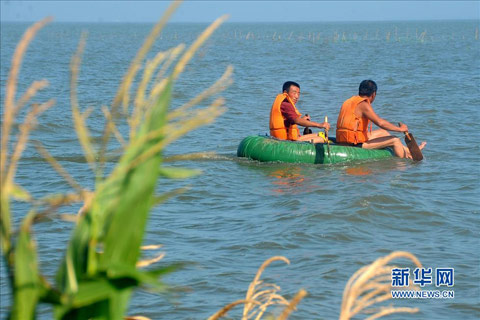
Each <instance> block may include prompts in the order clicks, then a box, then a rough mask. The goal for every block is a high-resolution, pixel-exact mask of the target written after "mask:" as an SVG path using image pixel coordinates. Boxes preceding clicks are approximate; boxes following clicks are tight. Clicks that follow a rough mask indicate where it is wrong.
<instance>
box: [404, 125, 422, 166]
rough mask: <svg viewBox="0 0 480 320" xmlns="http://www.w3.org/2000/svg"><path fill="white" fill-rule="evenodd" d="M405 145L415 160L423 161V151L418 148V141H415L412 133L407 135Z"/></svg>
mask: <svg viewBox="0 0 480 320" xmlns="http://www.w3.org/2000/svg"><path fill="white" fill-rule="evenodd" d="M405 143H406V144H407V147H408V150H410V153H411V155H412V158H413V160H415V161H421V160H422V159H423V154H422V150H420V148H419V147H418V144H417V141H415V138H414V137H413V135H412V134H411V133H408V132H406V133H405Z"/></svg>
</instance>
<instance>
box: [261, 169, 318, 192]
mask: <svg viewBox="0 0 480 320" xmlns="http://www.w3.org/2000/svg"><path fill="white" fill-rule="evenodd" d="M268 175H269V176H270V177H274V178H275V179H273V180H272V184H273V185H274V186H275V187H274V189H272V191H273V192H276V193H290V194H292V193H293V194H296V193H300V192H306V191H307V192H308V191H313V190H315V189H317V188H318V185H313V184H312V182H313V180H312V178H311V177H307V176H306V175H305V174H304V172H303V169H302V167H300V166H298V167H297V166H287V167H282V168H278V169H276V170H274V171H271V172H269V174H268Z"/></svg>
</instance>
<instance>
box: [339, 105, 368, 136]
mask: <svg viewBox="0 0 480 320" xmlns="http://www.w3.org/2000/svg"><path fill="white" fill-rule="evenodd" d="M362 101H366V102H367V103H370V102H369V101H368V99H367V98H366V97H360V96H353V97H351V98H350V99H348V100H346V101H345V102H344V103H343V105H342V108H341V109H340V113H339V114H338V120H337V132H336V138H337V142H338V143H350V144H358V143H363V142H365V141H367V140H368V136H367V133H368V123H369V121H370V120H368V118H367V117H358V116H357V115H356V114H355V109H356V108H357V106H358V105H359V104H360V102H362Z"/></svg>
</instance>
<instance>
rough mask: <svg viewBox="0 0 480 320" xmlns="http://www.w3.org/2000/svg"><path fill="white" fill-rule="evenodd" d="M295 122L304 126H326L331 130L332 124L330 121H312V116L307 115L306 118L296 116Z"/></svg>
mask: <svg viewBox="0 0 480 320" xmlns="http://www.w3.org/2000/svg"><path fill="white" fill-rule="evenodd" d="M294 122H295V124H298V125H300V126H302V127H314V128H325V129H327V130H330V124H329V123H328V122H322V123H319V122H315V121H311V120H310V117H305V118H302V117H297V118H295V120H294Z"/></svg>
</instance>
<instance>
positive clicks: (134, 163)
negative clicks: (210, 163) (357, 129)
mask: <svg viewBox="0 0 480 320" xmlns="http://www.w3.org/2000/svg"><path fill="white" fill-rule="evenodd" d="M178 5H179V2H173V3H172V4H171V6H170V7H169V8H168V10H167V11H166V12H165V14H164V16H163V17H162V18H161V19H160V21H159V22H158V23H157V24H156V25H155V26H154V27H153V29H152V31H151V33H150V35H149V36H148V37H147V38H146V40H145V42H144V44H143V46H142V47H141V48H140V50H139V51H138V53H137V55H136V56H135V58H134V59H133V61H132V63H131V65H130V67H129V69H128V70H127V72H126V74H125V76H124V78H123V80H122V81H121V83H120V86H119V89H118V92H117V94H116V96H115V98H114V100H113V102H112V104H111V106H110V107H109V108H107V107H103V108H102V111H103V113H104V115H105V127H104V130H103V135H102V137H101V143H100V145H99V146H95V145H94V144H93V143H92V141H93V138H92V136H91V135H90V133H89V130H88V125H87V121H88V116H89V114H90V112H91V111H92V110H90V109H87V110H85V111H84V112H82V111H81V108H80V106H79V105H78V99H77V90H76V87H77V78H78V74H79V70H80V65H81V58H82V53H83V50H84V47H85V44H86V36H85V35H82V37H81V40H80V42H79V45H78V49H77V52H76V53H75V55H74V56H73V58H72V60H71V65H70V71H71V82H70V95H71V96H70V100H71V111H72V118H73V120H74V121H73V122H74V123H73V125H74V128H75V131H76V133H77V136H78V141H79V143H80V145H81V146H82V149H83V152H84V155H85V158H86V161H87V163H88V165H89V166H90V168H91V169H92V171H93V174H92V176H94V177H95V178H94V179H95V190H93V191H89V190H86V189H84V188H83V187H82V186H80V185H79V184H78V183H77V182H76V181H75V180H74V179H73V178H72V177H71V176H70V175H69V174H68V172H67V170H65V169H64V168H63V167H62V166H61V165H60V164H59V162H58V161H56V160H55V158H54V157H53V156H51V155H50V154H49V152H48V151H47V150H46V148H44V147H43V146H42V144H41V142H37V143H36V145H35V146H36V148H37V150H38V152H39V153H40V154H41V155H42V156H43V157H44V158H45V160H46V161H48V162H49V163H50V164H51V165H52V166H53V168H55V170H56V171H57V172H58V173H59V174H60V175H61V176H62V177H64V178H65V180H66V181H67V182H68V183H69V184H70V185H71V187H72V189H73V192H71V193H66V194H54V195H49V196H47V197H45V198H43V199H33V197H32V196H31V195H30V194H29V193H28V192H27V190H25V189H24V188H22V187H21V186H19V185H17V184H16V183H15V173H16V171H17V167H18V163H19V160H20V159H21V155H22V152H23V151H24V150H25V148H26V146H27V144H28V140H29V136H30V133H31V132H32V130H34V128H35V125H36V123H37V120H38V118H39V116H40V115H41V113H43V112H44V111H46V110H47V109H49V108H50V107H52V106H53V105H54V103H55V101H54V100H53V99H52V100H49V101H47V102H45V103H41V104H38V103H31V100H32V98H33V97H34V96H35V94H36V93H37V92H38V91H39V90H41V89H43V88H44V87H46V86H48V81H46V80H41V81H35V82H33V84H32V85H31V86H30V87H29V88H28V89H27V90H26V92H25V93H24V94H23V95H22V96H21V97H20V99H18V100H17V99H15V97H16V87H17V78H18V74H19V70H20V66H21V63H22V59H23V55H24V53H25V52H26V49H27V47H28V45H29V44H30V42H31V41H32V39H33V38H34V36H35V34H36V33H37V32H38V31H39V30H40V29H41V28H42V27H43V26H44V25H46V24H47V23H48V22H50V21H51V19H50V18H47V19H44V20H42V21H40V22H38V23H36V24H34V25H33V26H32V27H30V28H29V29H28V30H27V31H26V32H25V34H24V35H23V38H22V39H21V40H20V42H19V44H18V46H17V48H16V50H15V52H14V55H13V58H12V65H11V70H10V73H9V78H8V81H7V85H6V90H5V91H6V96H5V106H4V114H3V122H2V150H1V187H2V193H1V242H2V252H3V255H4V259H5V261H6V266H7V272H8V277H9V281H10V286H11V288H12V295H13V303H12V306H11V310H10V314H9V317H10V318H12V319H34V318H35V315H36V308H37V305H38V304H39V303H48V304H51V305H53V307H54V315H55V318H56V319H121V318H123V316H124V314H125V313H126V312H127V307H128V302H129V298H130V296H131V294H132V290H133V289H134V288H137V287H139V286H146V287H148V288H150V289H153V290H157V291H162V290H165V285H164V284H163V283H162V282H161V281H160V280H159V279H160V278H161V276H162V275H164V274H166V273H168V272H171V271H173V270H176V269H177V267H178V266H166V267H160V268H149V270H148V271H145V270H142V269H140V267H142V266H146V265H149V264H150V262H148V261H147V262H145V261H139V258H140V255H141V245H142V241H143V236H144V233H145V229H146V224H147V220H148V216H149V212H150V210H151V208H152V207H153V206H155V205H157V204H159V203H161V202H162V201H165V200H166V199H168V198H169V197H170V196H172V195H175V194H178V193H181V192H183V191H185V190H184V189H177V190H172V191H170V192H168V193H166V194H161V195H157V194H155V188H156V185H157V182H158V181H159V178H160V177H163V178H188V177H191V176H194V175H196V174H198V173H199V172H198V171H196V170H190V169H183V168H173V167H164V166H163V150H164V149H165V147H166V146H168V145H169V144H170V143H172V142H174V141H175V140H177V139H178V138H180V137H181V136H182V135H184V134H185V133H187V132H189V131H191V130H194V129H195V128H198V127H200V126H203V125H205V124H208V123H211V122H212V121H214V119H215V118H216V117H218V116H219V115H220V114H222V113H223V112H224V110H225V108H224V100H223V99H222V98H217V99H214V100H213V102H212V103H211V104H210V106H208V107H206V108H193V107H194V106H197V105H198V104H199V103H201V102H203V101H204V100H206V99H208V98H210V97H212V96H213V95H215V94H217V93H219V92H221V91H222V90H224V89H225V88H226V87H227V86H228V85H229V84H230V83H231V82H232V78H231V76H232V71H233V68H232V67H230V66H229V67H227V69H226V70H225V73H224V74H223V76H222V77H221V78H220V79H218V81H216V82H215V83H214V84H213V85H212V86H211V87H210V88H208V89H206V90H205V91H204V92H203V93H201V94H200V95H198V96H196V97H194V98H192V99H191V100H190V101H189V102H188V103H186V104H185V105H183V106H181V107H179V108H177V109H175V110H173V111H172V110H169V107H170V105H171V99H172V88H173V86H174V83H175V80H176V79H177V78H178V76H179V75H180V74H181V73H182V71H183V70H184V68H185V66H186V65H187V64H188V63H189V62H190V60H191V59H192V57H193V56H194V54H195V52H196V51H197V50H198V48H200V47H201V46H202V44H203V43H204V42H205V41H206V40H207V39H208V38H209V36H210V35H211V34H212V33H213V32H214V30H215V29H216V28H218V26H219V25H220V24H221V23H222V22H223V21H224V20H225V19H226V17H225V16H224V17H221V18H219V19H217V20H216V21H215V22H213V23H212V24H211V25H210V26H209V27H208V28H207V29H205V30H204V31H203V33H202V34H200V36H199V37H198V38H197V39H196V40H195V41H194V43H193V44H192V45H191V46H190V47H188V48H186V47H185V45H183V44H181V45H179V46H177V47H175V48H172V49H170V50H168V51H165V52H159V53H157V54H156V55H155V56H154V58H153V59H151V60H146V55H147V54H148V53H149V51H150V49H151V47H152V45H153V43H154V41H155V39H156V38H157V36H158V35H159V34H160V32H161V31H162V29H163V27H164V26H165V24H166V22H167V21H168V20H169V18H170V16H171V15H172V13H173V12H174V11H175V9H176V8H177V7H178ZM140 70H143V74H142V75H141V77H140V79H138V80H137V75H138V74H139V71H140ZM134 83H137V85H136V86H135V87H136V92H135V95H134V98H133V99H131V98H130V94H131V91H132V87H134V86H133V84H134ZM27 106H28V107H29V110H27V114H26V116H25V117H24V118H23V123H21V124H20V125H19V134H18V136H17V137H16V141H12V142H11V141H10V138H11V136H12V133H11V132H12V127H13V125H14V124H15V123H16V122H18V121H20V120H18V121H17V118H18V115H19V111H20V109H22V108H23V107H27ZM120 120H123V121H126V123H128V126H129V136H128V137H127V138H125V137H123V136H122V134H121V133H120V132H119V130H118V129H117V123H118V121H120ZM173 128H175V130H173ZM112 137H115V138H116V139H117V141H118V143H119V144H120V145H122V151H121V156H120V159H119V161H118V163H117V164H116V166H115V168H114V169H113V170H112V171H111V172H110V173H109V174H108V175H107V174H105V172H106V171H107V170H106V168H105V162H106V159H107V158H108V152H109V145H110V142H111V138H112ZM10 145H11V146H12V147H11V149H12V150H11V152H10V150H9V149H10V148H9V146H10ZM193 156H195V155H193ZM12 200H19V201H27V202H29V203H30V204H31V206H30V208H31V209H30V211H29V213H28V214H27V215H26V217H25V218H24V219H23V221H22V223H21V226H20V228H19V230H18V232H17V231H16V230H14V229H15V228H14V226H13V223H12V212H11V211H10V201H12ZM73 203H82V204H83V207H82V209H81V210H80V212H79V213H78V214H77V215H70V216H69V217H67V218H68V219H69V220H74V221H75V222H76V225H75V227H74V230H73V232H72V235H71V238H70V241H69V243H68V246H67V248H66V252H65V256H64V259H63V261H62V262H61V264H60V266H59V268H58V272H57V275H56V282H55V283H54V284H52V283H49V282H48V281H47V279H46V278H45V277H44V276H42V273H41V271H40V270H39V266H38V257H37V251H36V247H35V241H34V235H33V231H32V224H33V223H35V222H36V221H38V220H39V218H40V217H41V216H44V215H53V214H55V212H57V211H58V209H59V208H60V207H62V206H68V205H72V204H73ZM154 260H155V261H157V260H158V259H154Z"/></svg>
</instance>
